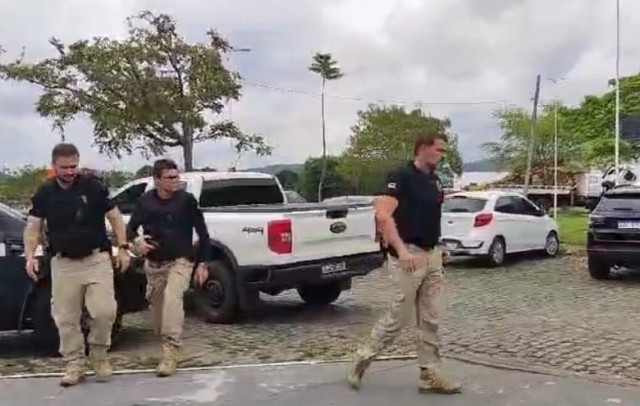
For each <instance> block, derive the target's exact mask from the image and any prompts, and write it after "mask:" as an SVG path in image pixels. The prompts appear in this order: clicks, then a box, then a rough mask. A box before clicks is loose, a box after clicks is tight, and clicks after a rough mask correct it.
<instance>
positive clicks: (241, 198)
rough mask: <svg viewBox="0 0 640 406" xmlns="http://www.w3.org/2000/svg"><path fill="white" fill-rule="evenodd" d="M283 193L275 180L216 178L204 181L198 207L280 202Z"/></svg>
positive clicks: (282, 200)
mask: <svg viewBox="0 0 640 406" xmlns="http://www.w3.org/2000/svg"><path fill="white" fill-rule="evenodd" d="M282 203H284V195H283V194H282V190H281V189H280V187H279V186H278V184H277V183H276V181H275V180H273V179H271V178H267V179H260V178H258V179H256V178H247V179H217V180H209V181H204V183H203V184H202V192H201V193H200V207H225V206H245V205H257V204H282Z"/></svg>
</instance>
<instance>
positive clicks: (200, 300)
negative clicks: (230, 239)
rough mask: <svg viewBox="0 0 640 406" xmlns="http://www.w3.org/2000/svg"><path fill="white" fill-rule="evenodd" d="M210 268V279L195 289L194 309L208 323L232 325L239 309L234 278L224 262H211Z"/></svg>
mask: <svg viewBox="0 0 640 406" xmlns="http://www.w3.org/2000/svg"><path fill="white" fill-rule="evenodd" d="M208 267H209V279H208V280H207V281H206V282H205V283H204V285H203V286H202V287H195V288H194V289H193V309H194V311H195V312H196V314H197V315H199V316H200V317H202V318H203V319H204V320H205V321H206V322H207V323H216V324H229V323H232V322H233V321H234V319H235V318H236V316H237V314H238V308H239V298H238V291H237V289H236V285H235V280H234V276H233V274H232V273H231V270H230V269H229V267H228V266H227V264H225V263H224V262H222V261H212V262H209V264H208Z"/></svg>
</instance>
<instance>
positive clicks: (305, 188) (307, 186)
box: [298, 156, 353, 201]
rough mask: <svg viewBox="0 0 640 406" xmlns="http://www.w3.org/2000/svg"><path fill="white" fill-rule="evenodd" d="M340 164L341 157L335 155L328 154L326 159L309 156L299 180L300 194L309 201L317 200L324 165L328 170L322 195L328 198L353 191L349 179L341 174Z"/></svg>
mask: <svg viewBox="0 0 640 406" xmlns="http://www.w3.org/2000/svg"><path fill="white" fill-rule="evenodd" d="M325 163H326V166H325ZM339 164H340V158H338V157H333V156H327V157H326V159H323V158H313V157H311V158H308V159H307V160H306V162H305V163H304V169H303V171H302V175H301V176H300V181H299V182H298V191H299V192H300V194H301V195H302V196H303V197H304V198H305V199H307V200H308V201H316V199H317V198H318V193H317V191H318V185H319V184H320V177H321V174H322V168H323V167H324V168H325V171H326V172H325V174H326V178H325V182H324V184H323V188H322V190H321V192H322V193H321V196H324V197H325V198H327V197H335V196H341V195H345V194H349V193H351V191H352V190H353V188H352V187H351V185H350V184H349V181H348V180H347V179H345V178H344V177H343V176H341V175H340V173H339V172H338V170H337V169H338V165H339Z"/></svg>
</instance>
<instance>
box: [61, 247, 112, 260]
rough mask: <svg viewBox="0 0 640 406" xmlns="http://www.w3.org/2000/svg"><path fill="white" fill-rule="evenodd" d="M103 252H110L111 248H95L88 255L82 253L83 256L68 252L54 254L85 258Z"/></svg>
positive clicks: (64, 256) (67, 257)
mask: <svg viewBox="0 0 640 406" xmlns="http://www.w3.org/2000/svg"><path fill="white" fill-rule="evenodd" d="M101 252H109V249H107V248H94V249H92V250H91V252H90V253H89V254H87V255H82V256H78V255H71V254H69V253H68V252H62V251H60V252H55V253H54V256H56V257H58V258H66V259H84V258H88V257H90V256H91V255H96V254H99V253H101Z"/></svg>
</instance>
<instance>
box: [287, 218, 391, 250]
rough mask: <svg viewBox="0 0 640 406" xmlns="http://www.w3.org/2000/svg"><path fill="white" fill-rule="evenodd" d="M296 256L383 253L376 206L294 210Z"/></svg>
mask: <svg viewBox="0 0 640 406" xmlns="http://www.w3.org/2000/svg"><path fill="white" fill-rule="evenodd" d="M285 218H288V219H290V220H291V223H292V225H293V255H294V256H295V257H296V260H299V261H311V260H317V259H322V258H333V257H341V256H345V255H353V254H361V253H365V252H374V251H377V250H379V244H378V243H377V242H376V241H375V233H376V229H375V228H376V227H375V217H374V211H373V206H372V205H328V207H327V208H326V209H322V210H312V211H294V212H291V213H287V214H286V215H285Z"/></svg>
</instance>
